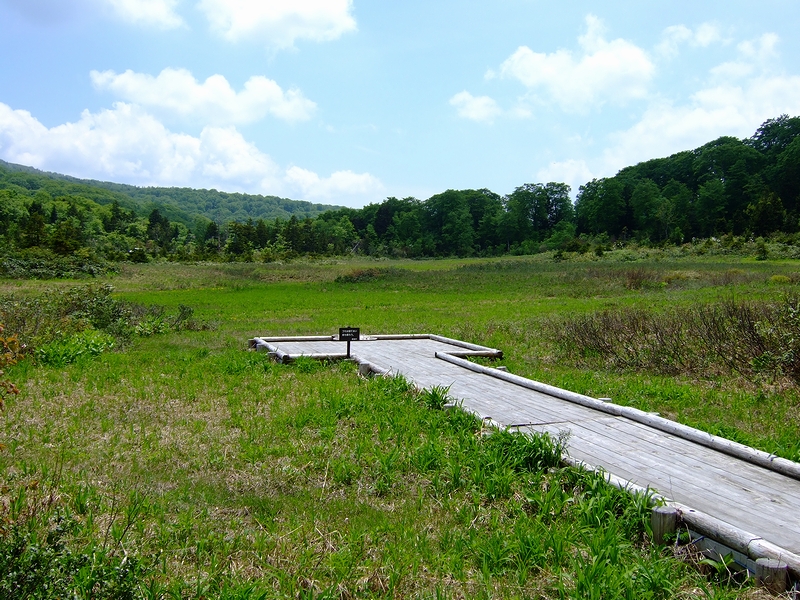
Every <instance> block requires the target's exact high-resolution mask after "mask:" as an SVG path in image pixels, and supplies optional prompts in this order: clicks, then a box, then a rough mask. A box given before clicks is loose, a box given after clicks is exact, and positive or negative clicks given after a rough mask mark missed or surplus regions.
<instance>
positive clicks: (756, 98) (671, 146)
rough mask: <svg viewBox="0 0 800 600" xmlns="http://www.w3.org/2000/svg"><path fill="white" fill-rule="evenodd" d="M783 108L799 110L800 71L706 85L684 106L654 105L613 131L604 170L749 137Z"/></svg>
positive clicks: (784, 111) (791, 112)
mask: <svg viewBox="0 0 800 600" xmlns="http://www.w3.org/2000/svg"><path fill="white" fill-rule="evenodd" d="M784 113H788V114H800V76H788V77H771V76H759V77H754V78H752V79H750V80H748V81H746V82H744V83H742V84H741V85H733V84H726V85H719V86H714V87H707V88H705V89H702V90H700V91H698V92H697V93H695V94H694V95H693V96H692V98H691V101H690V102H688V103H686V104H683V105H673V104H671V103H666V102H664V103H660V104H654V105H653V106H651V107H650V108H649V109H648V110H647V111H646V112H645V113H644V115H643V116H642V118H641V119H640V120H639V122H638V123H636V124H635V125H634V126H633V127H631V128H630V129H627V130H625V131H622V132H618V133H616V134H614V135H612V136H611V141H612V145H611V147H609V148H608V149H607V150H606V151H605V153H604V156H603V159H602V163H603V165H602V171H603V174H604V175H613V174H614V173H615V172H616V171H617V170H618V169H620V168H622V167H624V166H626V165H630V164H635V163H637V162H640V161H642V160H647V159H650V158H655V157H660V156H669V155H670V154H674V153H675V152H679V151H682V150H692V149H694V148H697V147H698V146H701V145H703V144H705V143H707V142H709V141H711V140H714V139H716V138H718V137H720V136H723V135H732V136H736V137H740V138H743V137H749V136H750V135H752V134H753V133H754V132H755V130H756V129H757V128H758V126H759V125H761V123H763V122H764V121H766V120H767V119H770V118H774V117H776V116H778V115H781V114H784Z"/></svg>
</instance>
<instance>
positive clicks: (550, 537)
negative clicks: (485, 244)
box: [0, 249, 800, 599]
mask: <svg viewBox="0 0 800 600" xmlns="http://www.w3.org/2000/svg"><path fill="white" fill-rule="evenodd" d="M798 273H800V265H799V264H798V263H796V262H793V261H770V260H765V261H755V260H751V259H744V258H739V257H732V256H722V257H721V256H707V255H706V256H697V255H695V254H682V253H681V251H680V250H679V249H671V250H652V249H650V250H646V251H642V252H641V253H639V254H633V253H632V252H631V251H630V250H612V251H609V252H606V253H605V254H604V256H602V257H597V256H596V255H584V256H580V257H578V256H577V255H575V256H574V257H572V258H571V259H569V258H568V259H567V260H564V259H563V257H562V259H561V260H554V255H553V254H552V253H548V254H541V255H537V256H536V257H515V258H504V259H462V260H445V261H417V262H412V261H374V260H373V261H368V260H361V261H356V260H347V261H336V260H330V261H327V262H320V261H316V262H304V261H296V262H292V263H287V264H278V263H274V264H254V263H251V264H244V263H241V264H240V263H233V264H208V265H182V264H176V263H151V264H145V265H134V264H128V265H123V266H122V268H121V271H120V273H119V274H118V275H117V276H115V277H113V278H109V279H108V280H102V281H100V282H99V283H98V284H95V285H93V286H90V287H88V288H87V287H85V286H84V285H82V284H78V283H76V282H68V281H65V282H58V283H42V282H36V281H26V280H13V281H11V280H8V281H4V282H0V296H2V299H0V322H4V323H6V325H7V328H6V330H5V332H4V333H3V335H4V336H10V335H12V334H16V335H17V336H18V337H19V343H20V345H21V347H20V348H17V349H15V350H14V357H15V358H18V359H21V360H19V362H18V364H16V365H13V364H8V365H7V366H4V367H3V370H4V371H5V374H4V375H3V376H2V377H3V378H8V379H9V380H10V381H12V382H13V383H14V384H15V385H16V386H18V387H19V389H20V393H19V394H18V395H13V394H11V395H9V397H8V398H7V399H6V406H5V408H4V411H3V413H2V426H1V427H0V442H2V443H3V445H4V448H3V451H2V452H0V483H1V485H2V488H0V511H1V514H0V517H1V519H0V596H2V597H4V598H24V597H39V598H57V597H78V598H196V599H200V598H216V597H219V598H240V599H245V598H251V599H253V598H282V597H295V598H312V597H326V598H333V597H335V598H386V597H396V598H400V597H428V598H434V597H435V598H460V597H469V598H473V597H486V598H488V597H518V598H539V597H543V598H618V597H619V598H675V597H685V598H736V597H752V598H755V597H758V595H759V593H760V592H758V591H757V590H755V589H751V588H750V587H749V586H747V585H745V587H743V588H742V587H740V586H739V583H736V582H726V581H725V580H723V579H720V580H718V581H717V580H713V578H712V579H709V578H708V577H706V576H705V575H703V574H702V573H701V572H700V569H698V568H697V566H696V564H695V563H693V562H692V561H687V560H679V559H676V558H675V556H674V555H673V554H674V553H673V551H672V550H671V549H669V548H667V549H664V548H661V547H656V546H654V545H652V544H651V543H650V539H649V529H648V528H649V525H648V520H649V510H648V507H647V503H646V499H644V498H642V497H634V496H630V495H628V494H626V493H623V492H620V491H618V490H615V489H613V488H610V487H609V486H607V485H606V484H605V483H604V481H603V479H602V478H601V477H599V476H597V475H594V474H589V473H585V472H580V471H576V470H573V469H569V468H563V467H562V466H561V465H559V464H558V456H559V454H560V452H561V450H562V448H561V444H566V448H567V450H568V447H569V440H552V439H550V438H544V437H543V438H524V437H520V436H512V435H509V434H505V433H495V434H494V435H485V434H486V433H488V432H486V431H485V430H484V428H483V426H482V423H481V422H480V421H477V420H476V419H474V418H473V417H471V416H469V415H467V414H466V413H463V412H461V411H458V410H441V409H440V405H441V402H439V401H437V398H431V397H429V396H426V395H420V394H418V393H415V392H414V391H413V390H412V389H411V388H410V387H409V386H408V385H407V384H406V383H405V382H404V381H402V380H398V379H382V378H375V379H370V380H364V379H360V378H359V377H358V376H357V373H356V369H355V367H354V366H353V365H351V364H349V363H346V362H345V363H336V364H322V363H316V362H312V361H298V362H296V363H295V364H293V365H288V366H287V365H279V364H275V363H272V362H269V361H268V360H267V359H266V357H265V356H264V355H262V354H255V353H248V352H246V351H245V348H246V340H247V339H248V338H249V337H252V336H253V335H266V334H275V335H279V334H285V335H293V334H311V333H313V334H320V333H328V332H330V333H333V332H335V330H336V328H337V327H338V326H340V325H343V324H348V325H349V324H357V325H360V326H361V328H362V331H363V332H381V333H421V332H433V333H440V334H443V335H447V336H451V337H456V338H461V339H465V340H467V341H471V342H476V343H481V344H485V345H489V346H492V347H497V348H502V349H503V350H504V352H505V356H506V358H505V360H504V361H503V363H502V364H505V365H506V366H507V367H508V368H509V370H511V371H512V372H514V373H518V374H521V375H525V376H528V377H532V378H534V379H538V380H540V381H546V382H548V383H551V384H554V385H558V386H561V387H566V388H569V389H572V390H574V391H576V392H580V393H586V394H589V395H592V396H595V397H611V398H613V400H614V401H615V402H617V403H620V404H628V405H633V406H637V407H639V408H642V409H645V410H650V411H658V412H660V413H661V414H663V415H665V416H668V417H670V418H674V419H677V420H679V421H682V422H685V423H688V424H690V425H693V426H696V427H700V428H701V429H705V430H707V431H711V432H713V433H717V434H721V435H724V436H727V437H729V438H733V439H736V440H738V441H742V442H745V443H748V444H751V445H754V446H756V447H758V448H762V449H764V450H768V451H770V452H775V453H776V454H779V455H782V456H785V457H787V458H792V459H795V460H797V459H798V458H800V443H799V442H798V440H799V439H800V426H798V423H800V395H799V394H798V383H797V372H796V370H795V367H794V365H795V360H796V359H795V357H794V354H793V353H794V351H795V350H794V347H793V346H791V345H789V344H787V343H786V339H788V338H784V337H783V336H787V335H790V334H791V335H794V333H793V332H794V331H795V329H794V328H795V327H796V326H797V325H796V315H795V313H796V310H797V300H796V298H797V295H796V293H795V290H796V286H797V282H798V280H799V279H800V275H798ZM106 284H108V285H111V286H113V291H112V290H111V289H110V288H107V287H104V285H106ZM182 307H183V308H182ZM692 319H695V320H694V321H693V320H692ZM703 319H704V320H703ZM737 322H738V323H741V324H743V325H742V327H744V329H742V327H740V328H739V329H736V328H734V327H733V326H731V324H732V323H737ZM698 323H707V324H708V329H707V330H703V329H702V328H701V327H700V326H698ZM748 328H749V329H748ZM743 331H744V332H745V333H746V332H747V331H749V332H750V334H752V336H755V337H752V338H747V336H746V335H744V334H743V333H742V332H743ZM714 332H717V333H714ZM722 332H730V333H731V334H732V336H733V337H731V338H722V337H720V336H721V333H722ZM712 334H713V335H712ZM670 336H671V337H670ZM715 336H716V337H715ZM726 340H734V341H736V343H739V344H745V345H746V346H747V347H748V348H750V350H749V354H747V353H743V352H742V351H740V349H739V346H736V347H733V348H732V349H731V351H730V354H729V356H730V357H734V358H735V360H734V359H733V358H731V360H724V356H726V355H725V354H724V352H725V350H726V348H728V345H727V344H729V343H732V342H730V341H726ZM662 341H663V342H664V343H663V344H662ZM712 341H713V342H714V343H715V344H716V345H715V346H713V347H714V348H717V349H718V351H719V354H715V355H712V354H709V351H708V349H707V348H708V347H706V346H703V345H702V344H710V343H711V342H712ZM758 344H761V346H759V345H758ZM59 345H60V346H59ZM709 347H710V346H709ZM59 348H60V350H59ZM45 349H49V350H45ZM78 350H80V351H78ZM666 350H669V351H668V352H667V351H666ZM778 350H782V351H783V353H781V352H779V351H778ZM59 356H60V357H62V358H63V357H65V356H66V357H69V360H66V359H64V360H61V359H50V358H48V357H56V358H58V357H59ZM700 357H702V358H703V360H700ZM440 392H441V393H444V391H441V390H440ZM440 395H441V394H440ZM438 400H441V398H438Z"/></svg>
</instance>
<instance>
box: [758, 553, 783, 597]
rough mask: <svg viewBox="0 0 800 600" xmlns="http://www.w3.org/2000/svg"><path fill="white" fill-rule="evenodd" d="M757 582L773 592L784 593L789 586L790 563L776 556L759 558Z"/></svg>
mask: <svg viewBox="0 0 800 600" xmlns="http://www.w3.org/2000/svg"><path fill="white" fill-rule="evenodd" d="M756 582H757V583H758V585H759V586H762V587H765V588H767V590H769V592H770V593H772V594H782V593H783V592H785V591H786V588H788V587H789V565H787V564H786V563H785V562H783V561H782V560H776V559H774V558H759V559H757V560H756Z"/></svg>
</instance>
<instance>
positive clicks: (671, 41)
mask: <svg viewBox="0 0 800 600" xmlns="http://www.w3.org/2000/svg"><path fill="white" fill-rule="evenodd" d="M720 41H722V33H721V32H720V29H719V26H718V25H716V24H715V23H703V24H701V25H699V26H698V27H697V28H696V29H694V30H692V29H689V28H688V27H686V25H672V26H671V27H667V28H666V29H665V30H664V31H663V32H662V34H661V42H659V44H658V45H657V46H656V52H658V53H659V54H661V55H662V56H665V57H667V58H672V57H674V56H677V54H678V53H679V52H680V46H681V45H683V44H689V45H690V46H694V47H700V48H705V47H707V46H710V45H711V44H713V43H715V42H720Z"/></svg>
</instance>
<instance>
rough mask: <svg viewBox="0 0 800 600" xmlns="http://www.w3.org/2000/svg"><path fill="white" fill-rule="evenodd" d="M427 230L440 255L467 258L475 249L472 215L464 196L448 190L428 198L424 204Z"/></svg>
mask: <svg viewBox="0 0 800 600" xmlns="http://www.w3.org/2000/svg"><path fill="white" fill-rule="evenodd" d="M425 209H426V213H427V221H428V231H429V232H430V233H431V234H433V236H434V238H435V240H436V242H435V244H436V246H435V251H436V254H438V255H439V256H449V255H458V256H470V255H471V254H472V253H473V251H474V249H473V247H472V244H473V242H474V240H475V230H474V229H473V228H472V215H471V214H470V212H469V205H468V204H467V199H466V197H465V196H464V194H463V193H461V192H459V191H457V190H447V191H446V192H442V193H441V194H436V195H435V196H431V197H430V198H428V201H427V202H426V203H425Z"/></svg>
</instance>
